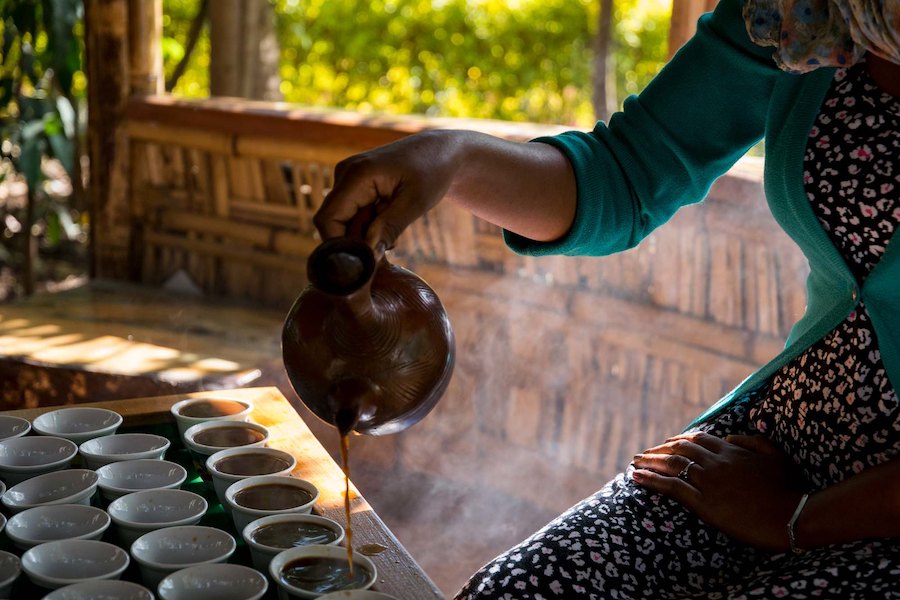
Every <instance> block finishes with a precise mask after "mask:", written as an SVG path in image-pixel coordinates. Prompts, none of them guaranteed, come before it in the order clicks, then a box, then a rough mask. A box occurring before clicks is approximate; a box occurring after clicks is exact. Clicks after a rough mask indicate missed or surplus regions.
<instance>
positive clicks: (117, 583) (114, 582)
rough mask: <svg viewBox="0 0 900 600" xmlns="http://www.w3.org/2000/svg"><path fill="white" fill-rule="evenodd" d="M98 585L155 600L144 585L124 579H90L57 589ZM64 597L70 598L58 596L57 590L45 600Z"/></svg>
mask: <svg viewBox="0 0 900 600" xmlns="http://www.w3.org/2000/svg"><path fill="white" fill-rule="evenodd" d="M96 585H99V586H102V587H106V586H110V587H111V588H112V589H115V588H125V589H129V590H130V591H134V592H142V593H143V594H144V596H143V598H141V599H140V600H153V598H154V596H153V593H152V592H151V591H150V590H149V589H148V588H146V587H144V586H143V585H141V584H139V583H134V582H133V581H126V580H124V579H88V580H87V581H79V582H77V583H71V584H69V585H67V586H65V587H62V588H57V589H58V590H60V591H62V590H73V589H75V588H88V587H89V586H96ZM78 591H79V592H82V591H84V590H82V589H78ZM63 597H66V598H67V597H68V596H64V595H62V594H57V593H56V590H54V591H53V592H51V593H50V594H48V595H47V596H44V600H62V598H63Z"/></svg>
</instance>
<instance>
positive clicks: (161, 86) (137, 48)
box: [128, 0, 165, 94]
mask: <svg viewBox="0 0 900 600" xmlns="http://www.w3.org/2000/svg"><path fill="white" fill-rule="evenodd" d="M162 14H163V11H162V0H129V4H128V15H129V19H128V39H129V47H128V50H129V52H128V54H129V67H130V70H131V74H130V82H131V93H132V94H161V93H163V91H165V79H164V77H163V61H162Z"/></svg>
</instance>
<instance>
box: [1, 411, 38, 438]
mask: <svg viewBox="0 0 900 600" xmlns="http://www.w3.org/2000/svg"><path fill="white" fill-rule="evenodd" d="M30 431H31V421H29V420H28V419H23V418H22V417H13V416H10V415H0V440H8V439H12V438H17V437H22V436H23V435H28V433H29V432H30Z"/></svg>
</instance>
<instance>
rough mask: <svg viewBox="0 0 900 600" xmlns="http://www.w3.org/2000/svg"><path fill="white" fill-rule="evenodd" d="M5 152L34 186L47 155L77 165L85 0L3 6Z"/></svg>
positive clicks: (18, 0)
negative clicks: (82, 29)
mask: <svg viewBox="0 0 900 600" xmlns="http://www.w3.org/2000/svg"><path fill="white" fill-rule="evenodd" d="M0 21H2V28H3V45H2V48H0V50H2V53H0V122H2V130H3V139H4V140H7V143H5V144H4V145H3V147H2V148H0V152H2V158H3V159H4V160H8V161H10V162H11V163H12V165H13V167H14V168H15V169H16V170H17V171H18V172H20V173H21V174H22V175H24V176H25V180H26V182H27V183H28V186H29V188H30V189H31V190H36V189H37V188H38V187H39V185H40V183H41V181H42V180H43V172H42V169H41V161H42V160H43V157H45V156H47V157H50V158H56V159H57V160H59V161H60V163H61V164H62V165H63V167H64V168H65V169H66V172H67V173H69V175H70V176H71V175H72V173H73V171H74V168H75V141H76V135H77V134H78V132H77V119H76V112H75V110H76V108H75V106H74V105H75V104H76V103H77V99H78V98H80V97H82V96H83V93H84V75H83V74H82V73H81V70H80V69H81V56H82V52H83V51H82V44H81V40H80V33H81V31H80V29H81V27H82V25H81V21H82V4H81V1H80V0H14V1H7V2H6V3H5V4H3V8H2V12H0Z"/></svg>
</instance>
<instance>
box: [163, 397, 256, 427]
mask: <svg viewBox="0 0 900 600" xmlns="http://www.w3.org/2000/svg"><path fill="white" fill-rule="evenodd" d="M210 400H230V401H233V402H237V403H238V404H243V405H244V410H242V411H240V412H236V413H234V414H232V415H225V416H219V417H190V416H188V415H183V414H181V409H182V408H183V407H185V406H187V405H189V404H199V403H201V402H209V401H210ZM251 412H253V402H251V401H250V400H244V399H243V398H233V397H230V396H226V395H222V396H221V397H219V396H200V397H194V398H185V399H184V400H179V401H178V402H176V403H175V404H173V405H172V406H171V407H169V413H170V414H171V415H172V416H173V417H174V418H175V419H176V421H177V420H182V421H183V422H185V423H187V422H193V423H202V422H205V421H215V420H222V419H231V420H235V419H238V418H240V417H242V416H246V415H249V414H250V413H251Z"/></svg>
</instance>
